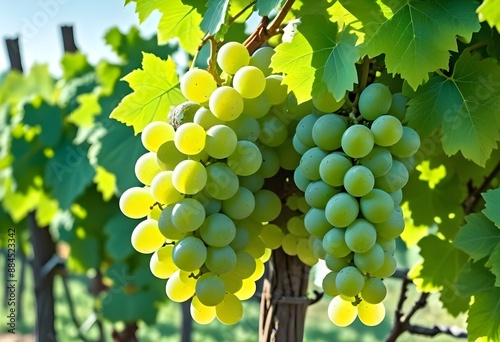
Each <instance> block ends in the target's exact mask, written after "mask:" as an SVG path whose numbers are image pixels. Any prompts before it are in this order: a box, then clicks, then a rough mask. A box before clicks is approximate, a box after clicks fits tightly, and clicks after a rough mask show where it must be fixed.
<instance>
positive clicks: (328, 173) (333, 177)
mask: <svg viewBox="0 0 500 342" xmlns="http://www.w3.org/2000/svg"><path fill="white" fill-rule="evenodd" d="M351 167H352V161H351V160H350V158H347V157H346V156H344V155H343V154H341V153H338V152H333V153H330V154H329V155H327V156H326V157H324V158H323V160H322V161H321V163H320V164H319V175H320V177H321V179H322V180H323V181H324V182H325V183H326V184H329V185H331V186H342V185H344V177H345V174H346V172H347V171H348V170H349V169H350V168H351Z"/></svg>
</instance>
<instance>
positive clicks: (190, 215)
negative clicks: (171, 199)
mask: <svg viewBox="0 0 500 342" xmlns="http://www.w3.org/2000/svg"><path fill="white" fill-rule="evenodd" d="M171 218H172V223H173V225H174V226H175V228H177V229H178V230H180V231H181V232H185V233H187V232H193V231H195V230H196V229H198V228H200V226H201V224H202V223H203V222H204V221H205V208H204V207H203V205H202V204H201V203H200V202H198V201H197V200H195V199H193V198H184V199H182V200H180V201H179V202H177V203H175V204H174V207H173V209H172V216H171Z"/></svg>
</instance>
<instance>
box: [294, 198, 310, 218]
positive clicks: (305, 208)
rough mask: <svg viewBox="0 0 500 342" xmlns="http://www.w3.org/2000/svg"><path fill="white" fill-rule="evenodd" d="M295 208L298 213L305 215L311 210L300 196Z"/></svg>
mask: <svg viewBox="0 0 500 342" xmlns="http://www.w3.org/2000/svg"><path fill="white" fill-rule="evenodd" d="M297 207H298V209H299V211H300V212H301V213H303V214H305V213H307V212H308V211H309V209H311V206H310V205H309V204H307V201H306V199H305V197H304V196H301V197H299V198H298V199H297Z"/></svg>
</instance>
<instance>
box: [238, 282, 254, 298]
mask: <svg viewBox="0 0 500 342" xmlns="http://www.w3.org/2000/svg"><path fill="white" fill-rule="evenodd" d="M256 291H257V285H256V284H255V281H254V280H252V279H248V278H247V279H243V281H242V283H241V288H240V289H239V290H238V291H237V292H235V293H234V295H235V296H236V297H237V298H238V299H239V300H247V299H250V298H252V296H253V295H254V294H255V292H256Z"/></svg>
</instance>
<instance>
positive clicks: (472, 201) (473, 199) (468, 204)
mask: <svg viewBox="0 0 500 342" xmlns="http://www.w3.org/2000/svg"><path fill="white" fill-rule="evenodd" d="M499 172H500V162H498V163H497V165H496V166H495V168H494V169H493V170H492V171H491V173H490V174H489V175H488V176H487V177H486V178H485V179H484V181H483V183H482V184H481V185H480V186H479V187H478V188H476V189H475V190H473V191H471V192H469V196H467V198H466V199H465V201H464V202H463V203H462V206H463V207H464V212H465V215H467V214H470V213H471V212H472V210H473V209H474V207H475V206H476V204H477V202H478V201H479V199H480V198H481V196H480V195H481V193H482V192H484V191H485V190H486V189H487V188H488V186H489V185H490V183H491V181H492V180H493V179H494V178H495V177H496V176H497V175H498V173H499ZM471 190H472V189H471Z"/></svg>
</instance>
